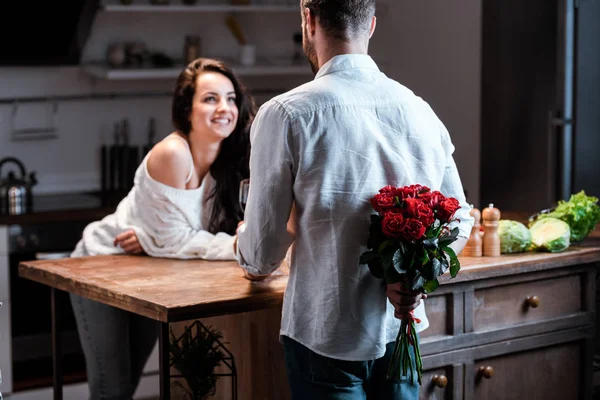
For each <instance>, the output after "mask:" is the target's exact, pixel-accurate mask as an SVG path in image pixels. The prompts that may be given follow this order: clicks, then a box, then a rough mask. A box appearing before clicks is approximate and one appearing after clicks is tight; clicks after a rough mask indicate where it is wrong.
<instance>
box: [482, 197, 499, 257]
mask: <svg viewBox="0 0 600 400" xmlns="http://www.w3.org/2000/svg"><path fill="white" fill-rule="evenodd" d="M481 216H482V218H483V255H484V256H485V257H497V256H499V255H500V236H499V235H498V222H499V221H500V210H498V209H497V208H495V207H494V204H492V203H490V205H489V206H488V207H486V208H484V209H483V212H482V214H481Z"/></svg>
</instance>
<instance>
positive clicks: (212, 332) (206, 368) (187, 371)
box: [169, 321, 226, 400]
mask: <svg viewBox="0 0 600 400" xmlns="http://www.w3.org/2000/svg"><path fill="white" fill-rule="evenodd" d="M222 338H223V335H222V334H221V332H220V331H219V330H217V329H213V328H212V327H211V326H204V325H202V324H201V323H200V321H196V322H194V323H193V324H192V325H191V326H190V327H188V326H185V329H184V332H183V334H182V335H181V336H180V337H179V338H176V337H175V334H174V333H173V328H171V329H170V340H169V351H170V354H171V366H172V367H174V368H175V369H176V370H177V371H178V372H179V373H180V374H181V377H182V378H183V379H184V380H185V382H186V384H187V385H186V386H187V388H186V387H185V386H184V385H182V384H181V383H180V382H174V385H176V386H178V387H179V388H180V389H182V390H183V391H184V392H185V393H186V398H189V399H191V400H204V399H206V398H207V397H208V396H211V395H213V394H215V391H216V384H217V375H215V369H216V368H217V367H218V366H219V365H221V362H222V361H223V360H224V359H225V358H226V356H225V354H224V353H223V351H222V348H223V347H222V344H221V342H220V341H219V340H220V339H222Z"/></svg>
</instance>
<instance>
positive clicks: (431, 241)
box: [423, 237, 439, 249]
mask: <svg viewBox="0 0 600 400" xmlns="http://www.w3.org/2000/svg"><path fill="white" fill-rule="evenodd" d="M438 241H439V239H438V238H437V237H432V238H428V239H425V240H423V247H425V248H426V249H437V248H438Z"/></svg>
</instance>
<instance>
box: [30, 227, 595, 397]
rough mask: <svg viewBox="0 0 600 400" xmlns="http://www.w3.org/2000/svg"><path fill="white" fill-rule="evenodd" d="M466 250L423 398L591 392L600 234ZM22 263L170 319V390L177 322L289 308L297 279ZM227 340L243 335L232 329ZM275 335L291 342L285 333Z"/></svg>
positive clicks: (439, 308) (108, 260)
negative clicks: (499, 252) (495, 253)
mask: <svg viewBox="0 0 600 400" xmlns="http://www.w3.org/2000/svg"><path fill="white" fill-rule="evenodd" d="M460 259H461V264H462V269H461V271H460V273H459V275H458V276H457V277H456V278H455V279H447V278H448V277H446V279H444V280H443V283H442V285H441V286H440V288H439V289H438V290H437V291H436V292H435V293H433V294H432V295H430V296H429V298H428V299H427V300H426V311H427V315H428V317H429V321H430V327H429V328H428V329H427V330H426V331H424V332H423V333H422V342H421V349H422V354H423V364H424V369H425V376H424V380H423V386H422V390H421V396H420V397H421V399H477V400H482V399H521V398H531V399H544V400H546V399H561V400H563V399H590V398H591V392H592V360H593V352H594V331H595V298H596V294H595V290H596V270H597V267H598V263H600V238H598V237H589V238H587V239H586V240H585V241H584V243H582V244H581V245H576V246H572V247H571V248H569V249H568V250H567V251H565V252H562V253H557V254H549V253H525V254H519V255H503V256H501V257H481V258H467V257H461V258H460ZM19 274H20V276H21V277H24V278H27V279H31V280H34V281H36V282H40V283H42V284H45V285H48V286H50V287H52V288H53V289H54V290H53V293H54V292H55V291H56V290H61V291H66V292H73V293H76V294H79V295H82V296H86V297H89V298H91V299H94V300H97V301H100V302H103V303H106V304H109V305H113V306H115V307H119V308H122V309H125V310H129V311H132V312H135V313H138V314H140V315H144V316H146V317H148V318H152V319H155V320H157V321H160V322H161V323H162V324H161V325H162V328H161V331H160V338H159V342H160V355H161V380H160V384H161V398H164V399H167V398H169V396H170V395H169V379H170V378H169V368H168V362H169V358H168V346H167V344H168V332H169V331H168V329H169V328H168V327H169V324H171V323H174V322H177V321H185V320H193V319H198V318H207V317H211V316H226V315H232V314H235V317H233V316H231V317H229V318H230V320H229V322H228V323H229V325H230V327H231V324H232V323H234V324H235V323H236V322H235V321H242V322H239V324H238V325H237V328H238V329H239V327H240V326H244V325H243V321H244V319H246V320H248V319H251V316H252V315H257V313H261V312H272V313H273V315H275V316H278V315H279V314H278V313H279V312H280V306H281V302H282V297H283V292H284V290H285V286H286V283H287V268H286V267H282V268H281V269H280V270H278V271H276V272H275V273H274V274H273V275H272V276H271V277H269V278H267V279H266V280H264V281H261V282H250V281H248V280H246V279H245V278H244V277H243V274H242V271H241V269H240V267H239V266H238V265H237V264H236V263H235V262H209V261H202V260H192V261H182V260H171V259H159V258H150V257H145V256H126V255H123V256H98V257H83V258H74V259H60V260H44V261H32V262H24V263H21V265H20V267H19ZM261 310H262V311H261ZM220 318H221V317H220ZM223 318H228V317H223ZM276 318H278V317H276ZM271 319H273V318H271ZM210 320H211V321H217V320H218V318H215V319H212V318H211V319H210ZM232 321H234V322H232ZM245 326H246V327H247V326H248V325H245ZM278 328H279V327H278V324H274V323H270V324H265V325H260V326H256V324H254V325H253V328H252V330H253V332H241V333H239V334H238V335H237V338H236V340H250V339H248V338H252V337H254V338H255V339H256V337H257V336H258V337H260V336H261V335H264V336H270V337H276V336H277V333H278ZM234 330H235V329H232V331H234ZM249 330H250V329H249ZM225 340H226V341H228V342H232V346H235V343H233V340H232V339H231V338H229V337H228V336H227V335H225ZM269 346H278V347H280V346H279V343H277V342H276V341H271V342H270V344H269ZM238 348H245V349H246V351H244V352H243V353H242V354H240V353H237V354H236V352H235V351H234V352H233V353H234V355H235V356H236V358H237V359H236V362H237V361H241V360H239V358H240V357H248V358H252V361H248V363H249V364H253V365H250V367H251V368H252V369H253V370H256V371H258V372H257V373H256V375H255V376H254V378H253V379H252V380H254V381H256V380H257V379H272V377H270V376H269V375H268V374H267V373H265V371H267V370H271V371H272V370H279V371H283V370H284V369H285V368H284V364H283V357H282V351H281V349H279V348H277V349H274V348H273V349H270V348H265V346H263V347H262V348H261V350H260V352H259V351H258V350H257V349H254V350H253V349H252V343H244V344H241V345H240V344H238ZM258 353H260V354H258ZM266 353H269V354H270V355H269V356H267V354H266ZM257 360H258V362H257ZM265 363H270V364H276V365H263V364H265ZM246 370H250V368H247V369H246ZM242 373H244V372H243V371H242ZM280 376H282V377H284V376H285V375H284V374H280ZM261 377H262V378H261ZM282 379H285V378H282ZM277 385H278V388H279V389H278V391H277V392H276V393H275V394H273V392H271V394H270V395H269V396H274V397H266V396H264V395H263V396H261V397H260V398H261V399H262V398H268V399H269V400H270V399H272V400H285V399H289V393H288V392H287V387H286V385H285V382H279V383H278V384H277ZM251 387H252V386H251V385H246V386H245V385H241V386H240V388H239V398H240V399H256V398H258V397H256V393H253V390H252V389H251ZM219 398H227V397H221V394H219Z"/></svg>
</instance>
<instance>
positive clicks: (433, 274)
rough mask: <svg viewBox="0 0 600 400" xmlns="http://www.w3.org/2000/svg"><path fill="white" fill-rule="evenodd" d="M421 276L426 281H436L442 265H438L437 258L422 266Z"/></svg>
mask: <svg viewBox="0 0 600 400" xmlns="http://www.w3.org/2000/svg"><path fill="white" fill-rule="evenodd" d="M422 274H423V277H424V278H425V279H426V280H428V281H429V280H432V279H436V278H437V277H438V276H440V275H441V274H442V264H441V263H440V260H438V259H437V258H432V259H431V262H429V263H427V264H425V265H424V266H423V272H422Z"/></svg>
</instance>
